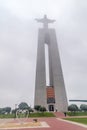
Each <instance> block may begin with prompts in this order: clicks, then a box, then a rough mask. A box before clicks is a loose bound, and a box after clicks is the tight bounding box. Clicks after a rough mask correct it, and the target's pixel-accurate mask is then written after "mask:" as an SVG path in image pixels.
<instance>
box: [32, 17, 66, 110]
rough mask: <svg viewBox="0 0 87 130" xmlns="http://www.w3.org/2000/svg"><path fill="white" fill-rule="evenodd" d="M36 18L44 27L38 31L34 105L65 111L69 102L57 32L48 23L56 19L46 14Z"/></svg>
mask: <svg viewBox="0 0 87 130" xmlns="http://www.w3.org/2000/svg"><path fill="white" fill-rule="evenodd" d="M36 20H37V22H41V23H43V28H40V29H39V32H38V49H37V64H36V81H35V100H34V105H41V106H44V107H46V109H47V110H48V111H55V110H57V111H62V112H65V111H67V107H68V103H67V96H66V90H65V85H64V79H63V73H62V68H61V62H60V56H59V51H58V46H57V39H56V33H55V29H53V28H48V24H49V23H53V22H54V21H55V20H50V19H48V18H47V16H46V15H44V18H42V19H36ZM45 44H47V45H48V53H49V81H50V85H49V86H47V85H46V65H45Z"/></svg>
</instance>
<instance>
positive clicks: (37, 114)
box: [0, 112, 55, 118]
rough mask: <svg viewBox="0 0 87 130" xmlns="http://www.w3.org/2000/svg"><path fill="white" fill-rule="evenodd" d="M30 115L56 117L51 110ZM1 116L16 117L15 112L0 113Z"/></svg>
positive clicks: (30, 115)
mask: <svg viewBox="0 0 87 130" xmlns="http://www.w3.org/2000/svg"><path fill="white" fill-rule="evenodd" d="M29 117H55V115H54V114H53V113H51V112H43V113H42V112H36V113H30V114H29ZM0 118H15V114H7V115H5V114H0Z"/></svg>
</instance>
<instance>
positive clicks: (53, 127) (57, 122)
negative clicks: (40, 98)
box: [0, 117, 87, 130]
mask: <svg viewBox="0 0 87 130" xmlns="http://www.w3.org/2000/svg"><path fill="white" fill-rule="evenodd" d="M37 119H38V124H37V123H36V124H37V125H36V126H35V125H33V126H30V127H26V128H19V127H18V128H14V130H17V129H18V130H35V129H39V130H87V126H86V125H82V126H81V125H78V124H73V123H70V122H67V121H63V120H62V119H60V118H55V117H51V118H37ZM2 121H3V123H5V124H6V123H7V122H9V123H17V122H18V121H17V120H16V119H10V120H5V121H4V120H2ZM27 122H30V123H31V122H33V118H29V119H27ZM1 123H2V122H1ZM34 124H35V122H34ZM3 129H6V130H9V128H3ZM3 129H2V128H0V130H3ZM10 130H12V128H10Z"/></svg>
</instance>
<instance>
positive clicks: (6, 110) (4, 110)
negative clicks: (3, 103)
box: [0, 107, 11, 114]
mask: <svg viewBox="0 0 87 130" xmlns="http://www.w3.org/2000/svg"><path fill="white" fill-rule="evenodd" d="M10 112H11V107H4V108H0V114H5V113H10Z"/></svg>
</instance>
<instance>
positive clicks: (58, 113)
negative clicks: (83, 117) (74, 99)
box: [54, 112, 65, 118]
mask: <svg viewBox="0 0 87 130" xmlns="http://www.w3.org/2000/svg"><path fill="white" fill-rule="evenodd" d="M54 115H55V116H56V117H58V118H64V117H65V115H64V113H63V112H54Z"/></svg>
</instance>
